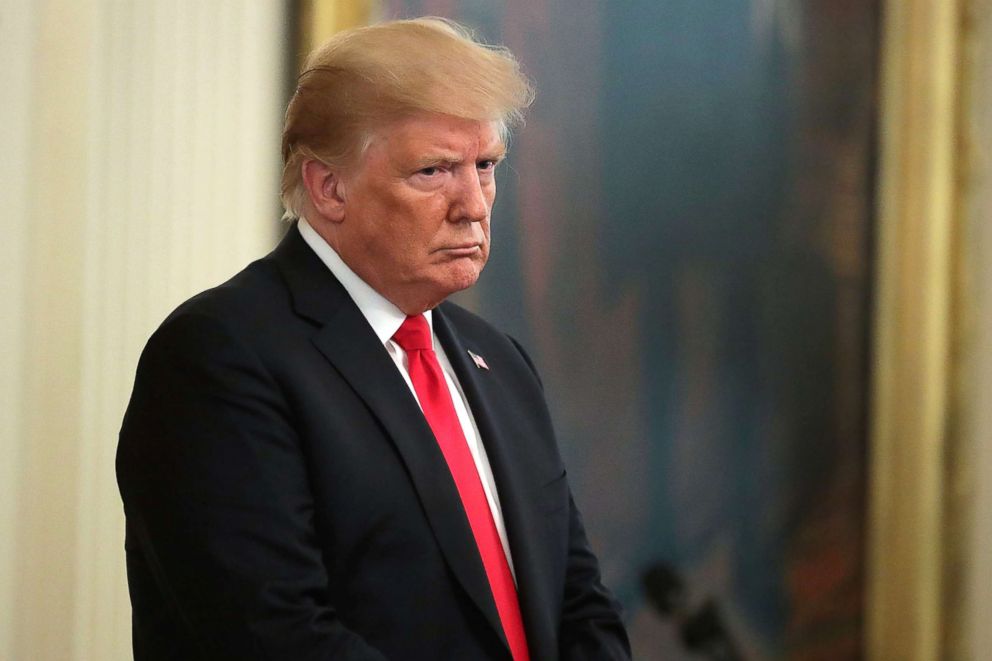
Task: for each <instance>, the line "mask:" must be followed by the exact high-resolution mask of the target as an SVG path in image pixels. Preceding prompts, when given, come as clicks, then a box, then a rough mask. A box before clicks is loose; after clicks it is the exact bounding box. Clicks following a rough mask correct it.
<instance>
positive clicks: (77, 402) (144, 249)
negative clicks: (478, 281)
mask: <svg viewBox="0 0 992 661" xmlns="http://www.w3.org/2000/svg"><path fill="white" fill-rule="evenodd" d="M284 4H285V3H283V2H279V1H277V0H214V1H211V2H202V1H199V0H174V1H171V0H170V2H139V1H133V2H115V1H113V0H38V1H36V2H23V1H20V0H3V1H2V2H0V96H2V98H3V102H2V103H0V154H3V157H2V158H0V191H3V203H4V214H3V226H2V235H0V264H2V265H3V266H2V268H3V277H2V278H0V306H2V309H3V310H4V313H3V318H2V324H0V347H2V349H0V350H2V369H0V456H2V457H3V460H2V461H0V659H4V660H5V661H6V660H11V661H19V660H22V659H23V660H25V661H29V660H31V661H33V660H36V659H46V660H47V659H53V660H54V659H60V660H61V659H99V660H104V659H125V658H129V657H130V650H129V636H130V624H129V617H130V614H129V605H128V600H127V593H126V585H125V580H124V567H123V519H122V515H121V506H120V501H119V498H118V495H117V490H116V485H115V482H114V473H113V459H114V450H115V445H116V434H117V429H118V428H119V425H120V419H121V415H122V413H123V410H124V406H125V404H126V401H127V396H128V393H129V389H130V385H131V379H132V377H133V372H134V366H135V363H136V360H137V356H138V353H139V351H140V349H141V346H142V344H143V342H144V340H145V338H147V336H148V335H149V333H150V332H151V330H152V329H153V328H154V327H155V325H156V324H157V323H158V322H159V321H160V320H161V319H162V317H163V316H164V315H165V314H166V313H167V312H168V310H170V309H171V308H172V307H173V306H175V305H176V304H177V303H178V302H180V301H181V300H182V299H184V298H186V297H188V296H189V295H191V294H192V293H195V292H196V291H198V290H200V289H202V288H204V287H207V286H210V285H212V284H216V283H218V282H220V281H221V280H222V279H224V278H225V277H226V276H227V275H229V274H231V273H233V271H234V270H235V269H236V268H238V267H239V266H241V265H243V264H244V263H246V262H247V261H248V260H249V259H251V258H252V257H255V256H258V255H260V254H262V253H263V252H264V251H265V250H267V248H268V247H269V246H270V245H271V244H272V243H273V241H274V238H275V233H276V230H277V224H276V221H277V218H278V215H279V214H278V200H277V196H276V186H277V180H278V131H279V124H280V114H281V111H280V108H281V106H282V104H283V58H284V53H285V43H284V42H285V36H286V34H287V26H286V25H285V24H284V21H285V16H284V7H283V6H284Z"/></svg>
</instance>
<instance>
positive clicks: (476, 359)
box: [468, 351, 489, 370]
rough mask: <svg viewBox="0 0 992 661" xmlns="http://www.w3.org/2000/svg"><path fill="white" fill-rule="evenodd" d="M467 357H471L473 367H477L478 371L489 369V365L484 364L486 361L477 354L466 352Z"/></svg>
mask: <svg viewBox="0 0 992 661" xmlns="http://www.w3.org/2000/svg"><path fill="white" fill-rule="evenodd" d="M468 355H469V356H471V358H472V362H473V363H475V366H476V367H478V368H479V369H480V370H488V369H489V364H488V363H486V359H485V358H483V357H482V356H480V355H479V354H477V353H473V352H471V351H469V352H468Z"/></svg>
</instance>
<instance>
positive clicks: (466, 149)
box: [369, 113, 505, 160]
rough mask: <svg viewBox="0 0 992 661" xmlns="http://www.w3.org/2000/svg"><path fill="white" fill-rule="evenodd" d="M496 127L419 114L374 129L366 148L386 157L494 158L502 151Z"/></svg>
mask: <svg viewBox="0 0 992 661" xmlns="http://www.w3.org/2000/svg"><path fill="white" fill-rule="evenodd" d="M498 126H499V125H498V123H497V122H491V121H477V120H472V119H463V118H460V117H452V116H450V115H439V114H428V113H421V114H416V115H411V116H407V117H403V118H401V119H397V120H395V121H393V122H390V123H388V124H386V125H385V126H383V127H381V128H380V129H379V130H377V131H375V133H374V134H373V136H372V140H371V142H370V145H369V151H370V152H373V151H378V152H379V154H380V155H382V156H386V157H387V158H388V159H389V160H396V159H401V160H408V159H420V158H432V157H436V158H440V159H449V160H462V159H465V158H476V157H486V158H495V157H499V156H502V155H503V152H504V151H505V147H504V144H503V139H502V138H501V137H500V132H499V130H498ZM370 155H371V154H370Z"/></svg>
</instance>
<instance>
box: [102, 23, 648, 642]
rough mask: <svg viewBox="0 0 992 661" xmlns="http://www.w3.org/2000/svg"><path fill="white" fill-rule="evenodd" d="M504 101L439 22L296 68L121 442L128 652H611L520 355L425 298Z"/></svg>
mask: <svg viewBox="0 0 992 661" xmlns="http://www.w3.org/2000/svg"><path fill="white" fill-rule="evenodd" d="M530 98H531V91H530V88H529V85H528V83H527V81H526V79H525V78H523V76H522V75H521V74H520V72H519V70H518V67H517V64H516V62H515V61H514V60H513V58H512V57H511V56H510V55H509V54H508V53H507V52H506V51H504V50H501V49H493V48H489V47H484V46H481V45H479V44H477V43H475V42H474V41H472V39H471V38H470V37H469V36H468V35H467V34H466V33H465V32H464V31H462V30H461V29H459V28H458V27H457V26H455V25H452V24H449V23H446V22H443V21H440V20H431V19H428V20H424V19H421V20H414V21H396V22H391V23H384V24H380V25H377V26H373V27H370V28H364V29H361V30H355V31H350V32H347V33H343V34H341V35H339V36H337V37H336V38H335V39H333V40H332V41H331V42H329V43H328V44H327V45H325V46H324V47H323V48H322V49H320V50H318V51H316V52H315V53H314V54H313V55H311V57H310V59H309V61H308V65H307V67H306V70H305V72H304V74H303V75H301V77H300V85H299V87H298V89H297V91H296V94H295V95H294V97H293V100H292V101H291V103H290V106H289V110H288V112H287V117H286V126H285V129H284V134H283V156H284V161H285V170H284V173H283V201H284V204H285V206H286V209H287V216H289V217H290V218H292V219H294V223H293V226H292V227H291V228H290V229H289V231H288V232H287V234H286V236H285V238H284V239H283V240H282V242H281V243H280V244H279V246H278V247H277V248H276V249H275V250H274V251H273V252H272V253H271V254H270V255H268V256H267V257H265V258H263V259H261V260H258V261H257V262H254V263H253V264H251V265H249V266H248V267H247V268H246V269H245V270H244V271H242V272H241V273H239V274H238V275H236V276H235V277H234V278H232V279H231V280H229V281H228V282H226V283H224V284H223V285H221V286H219V287H217V288H215V289H212V290H209V291H207V292H204V293H202V294H200V295H199V296H196V297H194V298H193V299H191V300H189V301H187V302H186V303H184V304H183V305H182V306H180V307H179V308H178V309H177V310H176V311H175V312H173V313H172V315H170V316H169V317H168V319H166V321H165V322H164V323H163V324H162V326H161V327H160V328H159V329H158V330H157V331H156V332H155V334H154V335H153V336H152V338H151V339H150V340H149V342H148V345H147V347H146V348H145V351H144V352H143V354H142V357H141V361H140V363H139V366H138V372H137V376H136V379H135V386H134V392H133V395H132V398H131V402H130V405H129V407H128V411H127V414H126V416H125V419H124V424H123V427H122V430H121V437H120V446H119V449H118V456H117V472H118V482H119V485H120V490H121V495H122V498H123V500H124V509H125V514H126V517H127V539H126V552H127V565H128V582H129V587H130V593H131V601H132V606H133V614H134V615H133V640H134V651H135V658H136V659H138V661H142V660H144V659H200V658H202V659H287V660H296V659H315V660H316V659H354V660H358V659H363V660H373V659H375V660H382V659H425V660H427V659H431V660H436V659H459V660H461V659H465V660H474V659H511V658H512V659H514V661H520V660H521V659H528V658H529V659H535V660H542V661H543V660H545V659H626V658H629V654H630V652H629V646H628V643H627V638H626V634H625V632H624V629H623V625H622V623H621V620H620V617H619V614H618V608H617V606H616V604H615V602H614V600H613V598H612V597H611V595H610V594H609V592H608V591H607V590H606V589H605V588H604V587H603V586H602V584H601V583H600V578H599V568H598V563H597V560H596V558H595V556H594V555H593V553H592V551H591V550H590V548H589V544H588V542H587V540H586V535H585V532H584V529H583V525H582V520H581V517H580V515H579V512H578V510H577V509H576V507H575V504H574V502H573V500H572V496H571V493H570V490H569V487H568V481H567V478H566V476H565V469H564V467H563V465H562V461H561V458H560V456H559V453H558V449H557V447H556V442H555V439H554V433H553V431H552V428H551V422H550V419H549V415H548V411H547V408H546V405H545V402H544V396H543V392H542V386H541V382H540V380H539V378H538V375H537V372H536V371H535V369H534V366H533V364H532V363H531V362H530V360H529V359H528V357H527V356H526V354H525V353H524V352H523V349H521V348H520V346H519V345H518V344H517V343H516V342H515V341H514V340H512V339H511V338H509V337H508V336H506V335H504V334H503V333H501V332H499V331H497V330H496V329H494V328H493V327H492V326H490V325H489V324H487V323H486V322H484V321H483V320H481V319H479V318H478V317H476V316H475V315H473V314H471V313H469V312H467V311H465V310H463V309H461V308H459V307H457V306H455V305H453V304H451V303H446V302H444V299H445V298H446V297H447V296H448V295H450V294H451V293H453V292H455V291H458V290H461V289H464V288H466V287H469V286H471V285H472V284H474V283H475V281H476V279H477V278H478V276H479V273H480V272H481V270H482V268H483V266H484V265H485V262H486V259H487V257H488V254H489V218H490V210H491V208H492V205H493V202H494V199H495V194H496V183H495V178H494V170H495V168H496V166H497V164H498V163H499V161H500V160H501V159H502V158H503V156H504V152H505V138H506V131H507V128H508V127H509V125H510V123H511V122H512V121H513V120H514V119H515V118H516V117H518V116H519V113H520V110H521V109H522V108H523V107H524V106H526V104H527V103H529V101H530Z"/></svg>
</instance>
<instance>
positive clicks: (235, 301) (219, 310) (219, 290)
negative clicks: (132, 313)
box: [164, 257, 286, 323]
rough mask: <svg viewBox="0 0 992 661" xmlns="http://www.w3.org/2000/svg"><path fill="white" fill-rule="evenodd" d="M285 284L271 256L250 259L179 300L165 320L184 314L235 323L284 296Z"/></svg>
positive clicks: (167, 321) (166, 321)
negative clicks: (225, 277)
mask: <svg viewBox="0 0 992 661" xmlns="http://www.w3.org/2000/svg"><path fill="white" fill-rule="evenodd" d="M285 291H286V290H285V286H284V285H283V283H282V278H281V276H280V275H279V272H278V269H277V268H276V267H275V265H274V264H273V263H272V261H271V259H269V258H267V257H263V258H262V259H258V260H255V261H254V262H252V263H250V264H249V265H248V266H246V267H245V268H244V269H242V270H241V271H240V272H238V273H237V274H235V275H234V276H232V277H231V278H230V279H228V280H227V281H225V282H223V283H221V284H219V285H217V286H215V287H211V288H210V289H207V290H204V291H202V292H200V293H199V294H196V295H195V296H192V297H191V298H189V299H187V300H186V301H184V302H183V303H181V304H180V305H179V306H178V307H177V308H176V309H175V310H173V311H172V313H171V314H170V315H169V316H168V317H166V319H165V322H164V323H169V321H170V320H172V319H173V318H176V317H181V316H184V315H196V316H204V317H212V318H217V319H226V320H232V321H234V322H235V323H236V322H237V321H238V320H240V319H242V318H245V317H250V316H251V315H253V314H258V313H259V312H260V307H261V308H264V307H265V306H266V305H268V304H271V303H272V302H273V297H276V298H278V297H279V296H280V295H281V296H282V297H285Z"/></svg>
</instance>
